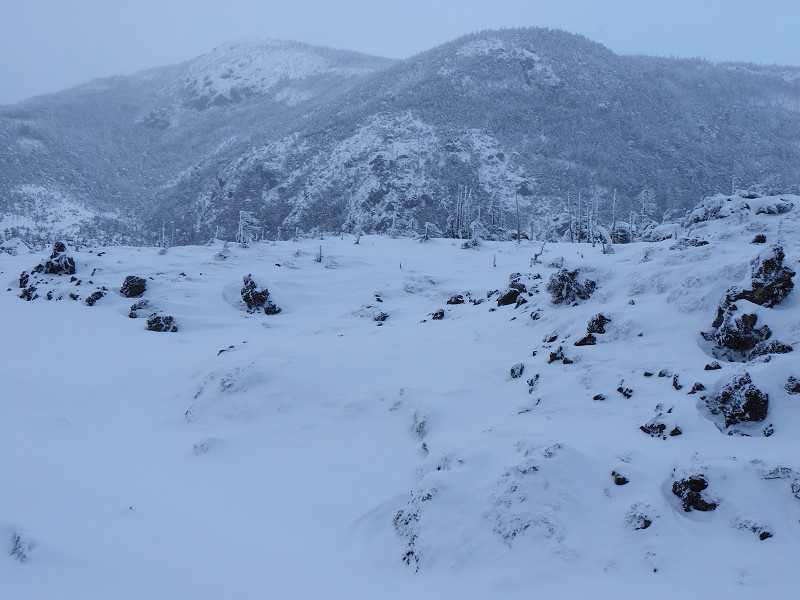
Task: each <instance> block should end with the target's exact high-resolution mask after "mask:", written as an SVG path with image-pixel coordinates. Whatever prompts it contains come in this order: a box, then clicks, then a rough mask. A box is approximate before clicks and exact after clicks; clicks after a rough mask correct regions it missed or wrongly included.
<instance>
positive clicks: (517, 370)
mask: <svg viewBox="0 0 800 600" xmlns="http://www.w3.org/2000/svg"><path fill="white" fill-rule="evenodd" d="M523 371H525V365H523V364H522V363H517V364H515V365H514V366H513V367H511V378H512V379H516V378H517V377H520V376H521V375H522V373H523Z"/></svg>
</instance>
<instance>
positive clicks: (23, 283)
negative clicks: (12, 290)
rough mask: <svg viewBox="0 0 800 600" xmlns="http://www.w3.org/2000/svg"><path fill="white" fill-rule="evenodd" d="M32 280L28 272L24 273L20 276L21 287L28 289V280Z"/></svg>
mask: <svg viewBox="0 0 800 600" xmlns="http://www.w3.org/2000/svg"><path fill="white" fill-rule="evenodd" d="M29 279H30V275H29V274H28V272H27V271H23V272H22V273H20V274H19V287H21V288H26V287H28V280H29Z"/></svg>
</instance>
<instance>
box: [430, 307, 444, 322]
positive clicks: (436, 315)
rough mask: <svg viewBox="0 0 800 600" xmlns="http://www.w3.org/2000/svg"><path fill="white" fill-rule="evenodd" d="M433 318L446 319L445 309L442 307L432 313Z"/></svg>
mask: <svg viewBox="0 0 800 600" xmlns="http://www.w3.org/2000/svg"><path fill="white" fill-rule="evenodd" d="M431 319H433V320H434V321H441V320H442V319H444V309H442V308H440V309H439V310H437V311H436V312H434V313H433V314H432V315H431Z"/></svg>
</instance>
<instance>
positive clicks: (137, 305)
mask: <svg viewBox="0 0 800 600" xmlns="http://www.w3.org/2000/svg"><path fill="white" fill-rule="evenodd" d="M152 308H153V305H152V304H150V302H149V301H148V300H139V301H137V302H134V303H133V304H131V310H130V312H129V313H128V317H130V318H131V319H135V318H137V317H138V316H139V311H140V310H151V309H152Z"/></svg>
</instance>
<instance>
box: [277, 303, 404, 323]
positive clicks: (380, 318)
mask: <svg viewBox="0 0 800 600" xmlns="http://www.w3.org/2000/svg"><path fill="white" fill-rule="evenodd" d="M273 306H275V305H274V304H273ZM276 308H277V307H276ZM280 311H281V309H280V308H278V311H277V312H272V313H267V314H268V315H276V314H278V313H279V312H280ZM388 318H389V315H387V314H386V313H385V312H379V313H378V314H377V315H375V316H374V317H372V320H373V321H377V322H378V325H380V324H381V323H383V322H384V321H385V320H386V319H388Z"/></svg>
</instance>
